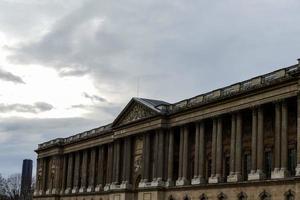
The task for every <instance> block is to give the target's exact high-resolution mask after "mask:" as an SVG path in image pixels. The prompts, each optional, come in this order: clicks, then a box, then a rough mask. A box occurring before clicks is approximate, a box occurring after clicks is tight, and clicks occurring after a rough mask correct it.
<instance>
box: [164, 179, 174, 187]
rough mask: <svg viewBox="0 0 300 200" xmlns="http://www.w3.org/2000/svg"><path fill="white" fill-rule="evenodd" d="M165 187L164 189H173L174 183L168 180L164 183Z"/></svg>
mask: <svg viewBox="0 0 300 200" xmlns="http://www.w3.org/2000/svg"><path fill="white" fill-rule="evenodd" d="M165 186H166V187H173V186H174V181H172V180H170V179H169V180H167V181H166V183H165Z"/></svg>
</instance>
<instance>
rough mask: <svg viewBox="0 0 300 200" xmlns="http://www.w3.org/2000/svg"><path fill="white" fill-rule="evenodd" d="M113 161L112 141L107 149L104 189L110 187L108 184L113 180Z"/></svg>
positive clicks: (106, 189)
mask: <svg viewBox="0 0 300 200" xmlns="http://www.w3.org/2000/svg"><path fill="white" fill-rule="evenodd" d="M113 161H114V145H113V143H110V144H108V150H107V163H106V164H107V167H106V185H105V187H104V190H105V191H108V190H109V189H110V185H111V184H112V182H113V173H112V170H113Z"/></svg>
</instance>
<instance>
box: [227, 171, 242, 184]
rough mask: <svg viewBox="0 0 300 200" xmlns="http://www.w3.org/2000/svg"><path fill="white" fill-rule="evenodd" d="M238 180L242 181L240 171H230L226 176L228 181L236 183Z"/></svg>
mask: <svg viewBox="0 0 300 200" xmlns="http://www.w3.org/2000/svg"><path fill="white" fill-rule="evenodd" d="M239 181H242V175H241V174H240V173H232V174H230V175H229V176H227V182H228V183H236V182H239Z"/></svg>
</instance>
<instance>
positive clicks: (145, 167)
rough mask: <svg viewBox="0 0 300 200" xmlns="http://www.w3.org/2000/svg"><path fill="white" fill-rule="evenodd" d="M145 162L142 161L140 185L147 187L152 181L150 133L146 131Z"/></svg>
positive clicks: (144, 139)
mask: <svg viewBox="0 0 300 200" xmlns="http://www.w3.org/2000/svg"><path fill="white" fill-rule="evenodd" d="M142 161H143V163H142V180H141V182H140V183H139V187H141V188H143V187H147V185H148V184H147V183H148V182H149V181H150V180H149V179H150V174H149V172H150V134H149V133H144V135H143V160H142Z"/></svg>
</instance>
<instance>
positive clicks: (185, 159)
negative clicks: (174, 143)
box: [179, 125, 189, 185]
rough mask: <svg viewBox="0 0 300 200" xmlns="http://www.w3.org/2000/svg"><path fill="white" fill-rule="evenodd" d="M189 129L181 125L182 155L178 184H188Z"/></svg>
mask: <svg viewBox="0 0 300 200" xmlns="http://www.w3.org/2000/svg"><path fill="white" fill-rule="evenodd" d="M188 149H189V131H188V126H187V125H185V126H184V127H183V156H182V162H183V163H182V179H181V181H180V183H179V185H188V184H189V180H188V162H189V151H188Z"/></svg>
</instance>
